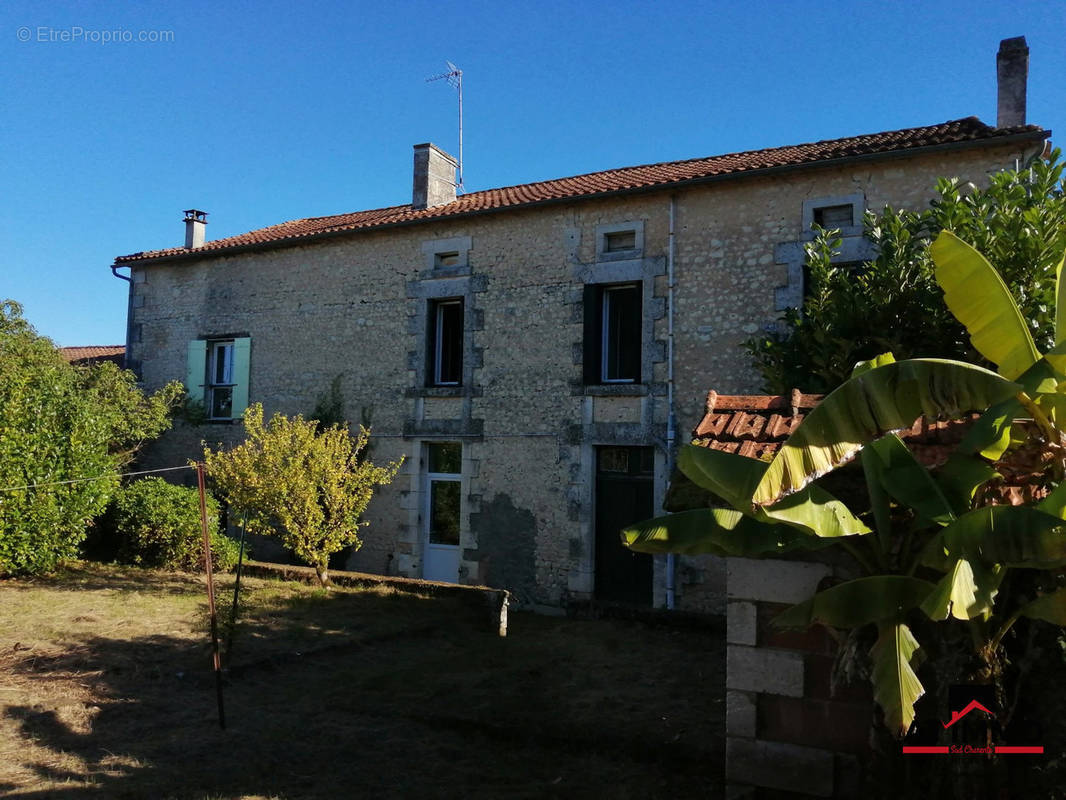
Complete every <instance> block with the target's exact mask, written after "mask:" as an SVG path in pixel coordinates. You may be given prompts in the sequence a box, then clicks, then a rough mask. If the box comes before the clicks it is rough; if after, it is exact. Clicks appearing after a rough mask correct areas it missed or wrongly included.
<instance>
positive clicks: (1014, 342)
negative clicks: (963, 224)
mask: <svg viewBox="0 0 1066 800" xmlns="http://www.w3.org/2000/svg"><path fill="white" fill-rule="evenodd" d="M929 252H930V254H931V255H932V257H933V261H934V262H935V263H936V280H937V283H939V284H940V288H941V289H943V290H944V302H946V303H947V305H948V308H950V309H951V313H952V314H954V315H955V318H956V319H957V320H958V321H959V322H961V323H962V324H963V325H964V326H965V327H966V330H967V331H969V333H970V341H971V342H972V343H973V346H974V347H975V348H976V349H977V351H978V352H979V353H980V354H981V355H983V356H984V357H985V358H987V359H988V360H989V361H991V362H992V363H993V364H995V365H997V366H998V367H999V372H1000V374H1001V375H1003V376H1004V377H1005V378H1008V379H1010V380H1014V379H1015V378H1017V377H1018V376H1019V375H1021V374H1022V373H1023V372H1025V371H1026V370H1027V369H1028V368H1029V367H1030V366H1031V365H1032V364H1033V363H1034V362H1035V361H1036V360H1037V359H1038V358H1040V353H1039V352H1038V351H1037V349H1036V345H1035V344H1034V343H1033V337H1032V336H1031V335H1030V333H1029V327H1028V326H1027V325H1026V324H1025V318H1024V317H1023V316H1022V312H1021V311H1020V310H1019V309H1018V304H1017V303H1015V302H1014V298H1013V297H1011V293H1010V290H1009V289H1008V288H1007V284H1005V283H1004V282H1003V279H1002V278H1001V277H1000V276H999V273H998V272H996V270H995V268H994V267H993V266H992V265H991V264H989V263H988V261H987V260H986V259H985V257H984V256H982V255H981V254H980V253H978V252H977V251H976V250H975V249H974V248H973V247H971V246H970V245H968V244H967V243H966V242H964V241H963V240H962V239H960V238H959V237H958V236H956V235H955V234H954V233H952V232H951V231H941V232H940V235H939V236H937V238H936V241H935V242H933V244H932V245H930V247H929Z"/></svg>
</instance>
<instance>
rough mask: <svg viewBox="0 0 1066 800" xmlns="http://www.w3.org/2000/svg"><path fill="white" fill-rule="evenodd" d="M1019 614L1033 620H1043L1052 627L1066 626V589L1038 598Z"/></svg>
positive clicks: (1022, 608) (1019, 611)
mask: <svg viewBox="0 0 1066 800" xmlns="http://www.w3.org/2000/svg"><path fill="white" fill-rule="evenodd" d="M1018 613H1020V614H1021V615H1022V616H1025V617H1030V618H1032V619H1042V620H1044V621H1045V622H1050V623H1051V624H1052V625H1066V589H1059V590H1057V591H1054V592H1052V593H1051V594H1045V595H1044V596H1043V597H1038V598H1036V600H1033V601H1032V602H1030V603H1026V604H1025V605H1024V606H1022V607H1021V608H1020V609H1018Z"/></svg>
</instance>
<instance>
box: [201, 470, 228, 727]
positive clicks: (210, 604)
mask: <svg viewBox="0 0 1066 800" xmlns="http://www.w3.org/2000/svg"><path fill="white" fill-rule="evenodd" d="M196 483H197V485H198V487H199V489H200V530H201V531H203V534H204V571H205V572H206V573H207V609H208V612H209V613H210V614H211V650H212V654H213V655H214V660H215V690H216V692H217V694H218V726H219V727H220V728H222V730H226V711H225V709H224V708H223V706H222V662H221V661H220V660H219V655H218V616H217V615H216V614H215V579H214V576H213V575H212V574H211V537H210V535H209V534H208V532H207V492H206V490H205V489H204V463H203V462H202V461H199V462H197V464H196Z"/></svg>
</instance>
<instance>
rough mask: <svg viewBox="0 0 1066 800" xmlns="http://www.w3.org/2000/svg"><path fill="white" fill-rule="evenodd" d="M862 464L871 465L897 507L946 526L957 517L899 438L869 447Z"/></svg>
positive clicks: (874, 443)
mask: <svg viewBox="0 0 1066 800" xmlns="http://www.w3.org/2000/svg"><path fill="white" fill-rule="evenodd" d="M862 458H863V463H864V464H865V463H866V462H867V461H869V462H870V466H871V470H870V472H871V473H872V475H873V477H874V478H875V479H876V480H877V481H879V482H880V484H881V486H882V487H883V488H884V490H885V491H886V492H888V494H889V495H891V496H892V498H893V499H895V500H896V502H898V503H902V504H903V505H905V506H907V507H909V508H913V509H914V510H915V512H917V514H918V516H919V517H920V518H921V519H925V520H929V521H931V522H935V523H937V524H938V525H947V524H948V523H949V522H951V521H952V520H953V519H955V513H954V511H953V510H952V508H951V505H950V504H949V503H948V501H947V498H946V497H944V493H943V492H941V491H940V487H939V486H938V485H937V483H936V481H935V480H933V476H932V475H930V474H929V470H927V469H926V468H925V467H923V466H922V465H921V464H919V463H918V459H916V458H915V457H914V454H913V453H912V452H911V451H910V450H909V449H907V445H905V444H904V443H903V440H902V439H900V438H899V437H898V436H896V434H894V433H890V434H888V435H887V436H883V437H881V438H880V439H878V440H877V441H875V442H872V443H871V444H869V445H867V446H866V447H865V448H864V449H863V452H862Z"/></svg>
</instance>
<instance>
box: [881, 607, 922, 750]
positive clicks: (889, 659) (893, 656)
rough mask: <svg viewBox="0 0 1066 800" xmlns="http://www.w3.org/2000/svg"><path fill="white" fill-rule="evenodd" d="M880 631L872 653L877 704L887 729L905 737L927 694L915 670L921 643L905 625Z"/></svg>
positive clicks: (890, 625) (890, 624)
mask: <svg viewBox="0 0 1066 800" xmlns="http://www.w3.org/2000/svg"><path fill="white" fill-rule="evenodd" d="M877 631H878V637H877V641H876V642H874V646H873V647H872V648H871V649H870V657H871V658H872V659H873V665H874V670H873V686H874V700H876V701H877V704H878V705H879V706H881V709H882V710H883V711H884V712H885V726H886V727H887V728H888V729H889V730H890V731H892V733H894V734H895V735H896V736H904V735H906V733H907V731H908V730H910V727H911V723H912V722H914V704H915V703H916V702H918V698H920V697H921V696H922V695H923V694H925V688H924V687H923V686H922V684H921V681H919V680H918V676H917V675H916V674H915V673H914V669H913V667H912V666H911V662H912V660H913V659H914V656H915V653H917V652H918V647H919V645H918V640H917V639H915V638H914V634H912V633H911V631H910V628H908V627H907V626H906V625H904V624H903V623H902V622H886V623H882V624H881V625H878V626H877Z"/></svg>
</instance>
